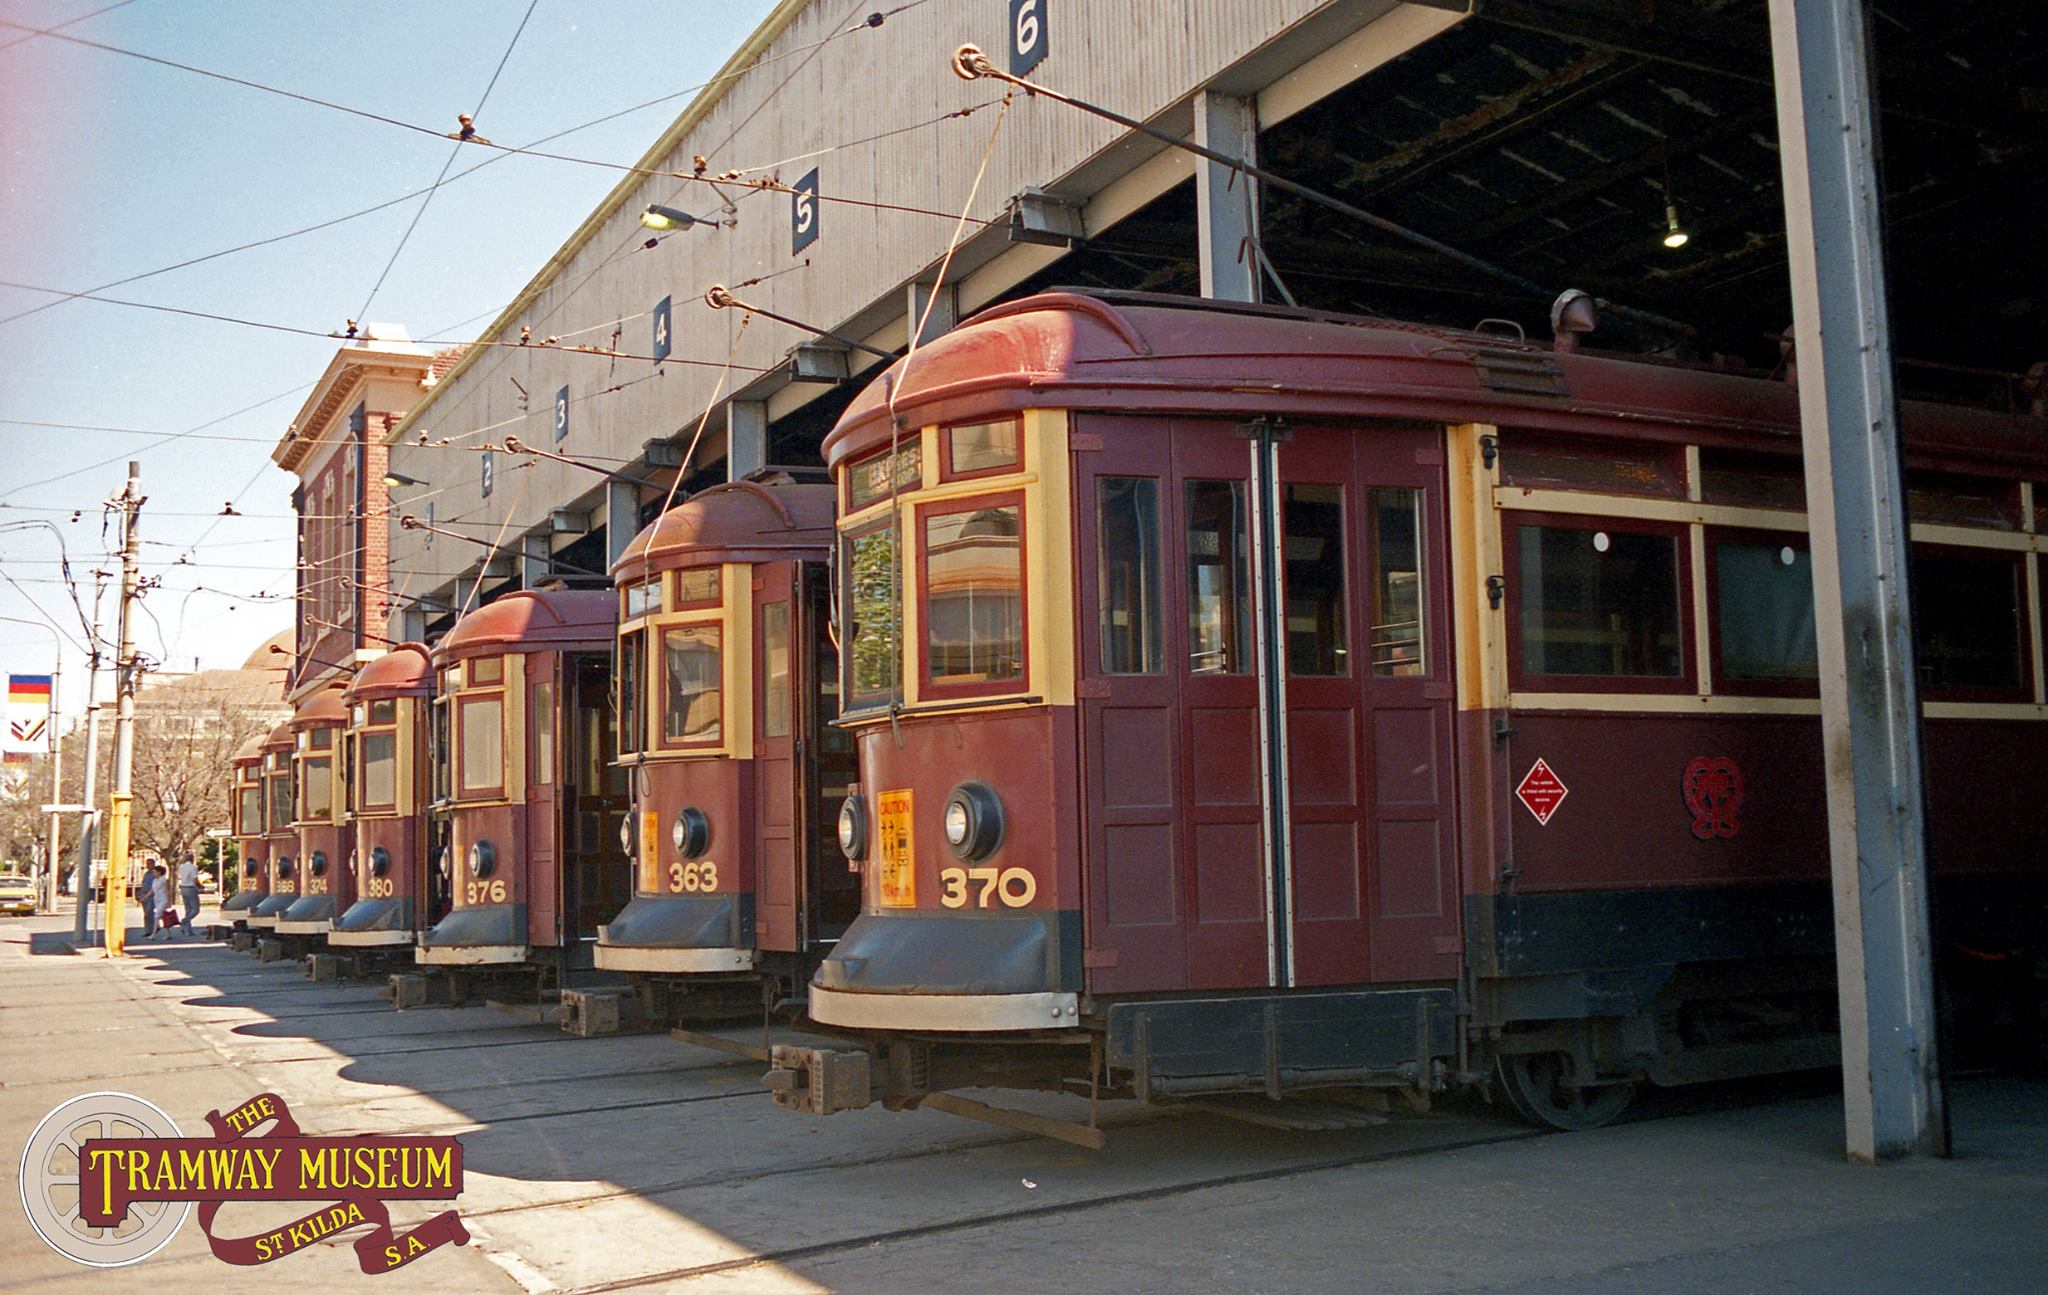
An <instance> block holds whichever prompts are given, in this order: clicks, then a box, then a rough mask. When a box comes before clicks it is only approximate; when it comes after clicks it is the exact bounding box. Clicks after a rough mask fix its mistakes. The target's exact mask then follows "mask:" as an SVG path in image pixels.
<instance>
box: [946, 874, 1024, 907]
mask: <svg viewBox="0 0 2048 1295" xmlns="http://www.w3.org/2000/svg"><path fill="white" fill-rule="evenodd" d="M969 886H979V887H981V891H980V894H979V895H978V896H977V897H976V900H975V907H977V908H988V907H991V906H992V905H991V901H993V900H1001V901H1002V904H1003V907H1004V908H1022V907H1024V906H1025V905H1026V904H1029V903H1030V902H1031V901H1032V900H1033V899H1034V898H1036V897H1037V895H1038V879H1037V878H1036V877H1033V876H1032V875H1031V874H1030V873H1029V872H1028V871H1026V870H1025V869H1023V868H947V869H944V870H943V871H941V872H940V873H939V902H940V903H941V904H944V905H945V906H946V907H947V908H965V907H967V891H968V887H969Z"/></svg>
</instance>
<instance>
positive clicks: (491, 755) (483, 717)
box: [455, 697, 505, 792]
mask: <svg viewBox="0 0 2048 1295" xmlns="http://www.w3.org/2000/svg"><path fill="white" fill-rule="evenodd" d="M455 704H456V705H457V706H458V707H460V708H461V711H460V714H459V715H458V716H457V719H458V721H459V723H460V727H461V732H462V746H461V749H460V750H459V751H458V752H457V753H456V755H457V764H458V765H459V766H460V768H461V773H462V789H463V790H464V791H492V792H495V791H499V790H502V789H503V788H504V786H505V699H504V698H503V697H459V698H457V699H456V703H455Z"/></svg>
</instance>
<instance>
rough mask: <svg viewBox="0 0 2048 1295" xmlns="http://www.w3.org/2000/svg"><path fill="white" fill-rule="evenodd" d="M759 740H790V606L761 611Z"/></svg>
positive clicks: (767, 607)
mask: <svg viewBox="0 0 2048 1295" xmlns="http://www.w3.org/2000/svg"><path fill="white" fill-rule="evenodd" d="M761 736H762V737H788V736H789V604H788V603H769V604H768V605H767V606H765V607H763V608H762V609H761Z"/></svg>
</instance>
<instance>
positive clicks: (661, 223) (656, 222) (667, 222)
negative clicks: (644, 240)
mask: <svg viewBox="0 0 2048 1295" xmlns="http://www.w3.org/2000/svg"><path fill="white" fill-rule="evenodd" d="M640 223H641V224H643V225H645V226H647V228H649V229H651V230H653V231H655V232H656V233H658V234H665V233H667V232H669V231H670V230H672V229H688V228H689V227H690V226H692V225H694V224H696V223H697V218H696V217H695V216H692V215H691V214H690V213H689V212H687V211H677V210H676V209H675V208H674V207H664V206H662V205H661V204H660V203H658V202H656V203H649V204H648V205H647V210H645V211H643V212H641V213H640Z"/></svg>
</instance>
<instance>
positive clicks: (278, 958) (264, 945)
mask: <svg viewBox="0 0 2048 1295" xmlns="http://www.w3.org/2000/svg"><path fill="white" fill-rule="evenodd" d="M256 961H258V962H283V961H284V941H282V940H258V941H256Z"/></svg>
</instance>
